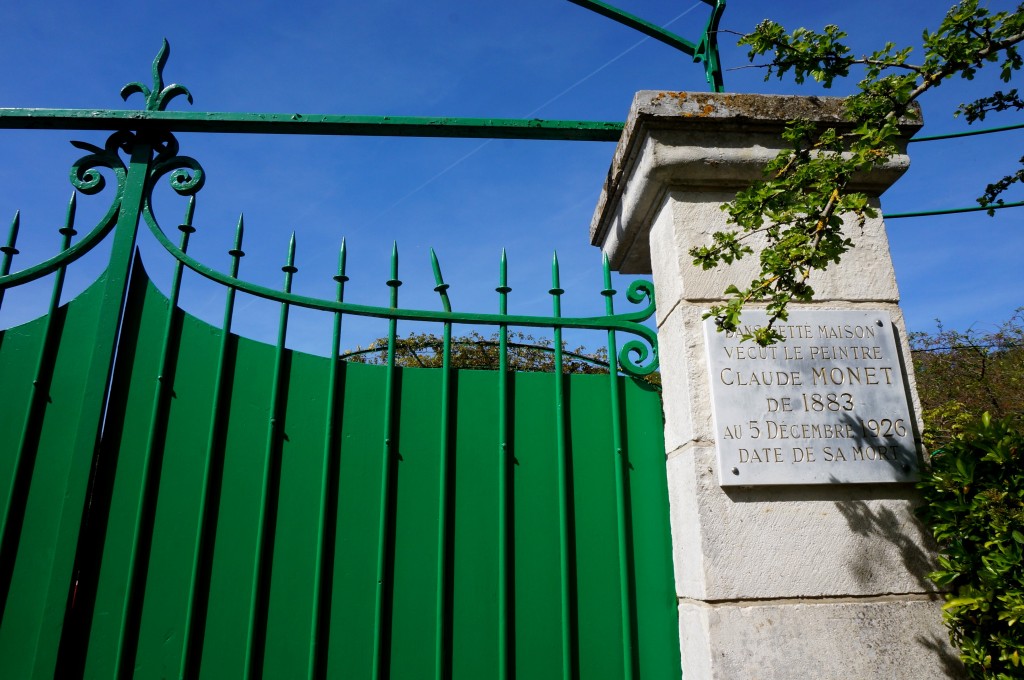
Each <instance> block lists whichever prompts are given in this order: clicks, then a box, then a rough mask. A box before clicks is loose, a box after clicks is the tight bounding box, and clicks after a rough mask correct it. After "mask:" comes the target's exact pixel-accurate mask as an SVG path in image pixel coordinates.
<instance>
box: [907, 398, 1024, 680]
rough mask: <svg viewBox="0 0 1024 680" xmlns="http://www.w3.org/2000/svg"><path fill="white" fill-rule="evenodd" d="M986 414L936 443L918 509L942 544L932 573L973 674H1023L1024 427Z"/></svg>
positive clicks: (992, 677)
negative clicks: (947, 439) (948, 439)
mask: <svg viewBox="0 0 1024 680" xmlns="http://www.w3.org/2000/svg"><path fill="white" fill-rule="evenodd" d="M1021 425H1022V421H1021V420H1020V419H1019V418H1018V419H1011V418H1006V419H996V418H992V417H991V416H990V415H989V414H988V413H985V414H984V415H983V416H982V417H981V420H980V422H978V423H976V424H975V425H973V426H971V427H968V428H966V430H965V431H964V432H963V433H961V434H959V435H958V436H956V437H955V438H954V439H953V440H952V441H951V442H950V443H949V444H947V445H946V446H945V447H943V448H942V449H941V450H939V451H936V452H935V453H933V454H932V467H931V470H930V472H929V473H928V474H927V475H925V476H924V478H923V479H922V481H921V482H920V483H919V485H918V486H919V488H920V489H921V490H922V491H923V494H924V499H925V505H924V506H922V507H921V508H920V509H919V511H918V513H919V515H920V516H921V518H922V519H923V520H924V522H925V523H926V524H927V525H928V526H929V528H930V529H931V531H932V534H933V535H934V536H935V539H936V541H937V542H938V544H939V552H940V554H939V557H938V563H939V569H938V570H937V571H935V572H933V573H932V574H929V578H931V580H932V581H934V582H935V583H936V584H938V585H939V586H941V587H943V588H945V589H947V590H948V591H949V592H948V594H947V595H946V604H945V605H944V607H943V610H944V611H943V618H944V619H945V622H946V625H947V626H948V627H949V629H950V639H951V640H952V641H953V644H955V645H956V646H957V647H958V648H959V649H960V653H961V658H962V659H963V661H964V663H965V665H966V666H967V669H968V674H969V676H970V677H972V678H984V679H986V680H1002V679H1003V678H1007V679H1009V678H1020V677H1024V664H1022V659H1021V655H1022V654H1024V623H1022V621H1021V620H1022V619H1024V560H1022V554H1024V430H1022V428H1021Z"/></svg>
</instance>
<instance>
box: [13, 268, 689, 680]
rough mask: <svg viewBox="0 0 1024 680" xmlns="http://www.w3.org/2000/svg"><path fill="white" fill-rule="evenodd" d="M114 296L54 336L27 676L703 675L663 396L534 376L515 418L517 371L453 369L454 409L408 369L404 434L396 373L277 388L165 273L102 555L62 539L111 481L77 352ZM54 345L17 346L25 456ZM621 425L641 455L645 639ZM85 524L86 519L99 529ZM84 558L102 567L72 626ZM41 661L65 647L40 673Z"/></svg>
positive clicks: (282, 376)
mask: <svg viewBox="0 0 1024 680" xmlns="http://www.w3.org/2000/svg"><path fill="white" fill-rule="evenodd" d="M97 291H98V288H96V287H93V288H90V289H89V290H87V291H86V292H85V293H83V294H82V295H81V296H79V298H78V299H76V300H74V301H72V302H71V303H70V304H69V305H68V306H66V307H65V308H62V309H61V310H59V312H58V314H57V315H56V316H54V318H53V319H52V331H51V333H52V335H53V337H54V338H56V339H57V340H56V342H55V345H54V346H55V348H56V349H55V351H56V355H55V357H56V359H55V362H54V363H53V381H52V387H51V389H50V391H49V393H50V400H49V401H48V402H47V403H46V406H45V413H44V415H43V418H42V420H41V425H40V430H39V432H40V434H39V447H38V455H37V456H35V457H34V460H33V461H32V462H33V465H32V474H31V478H30V484H29V486H28V493H27V497H26V498H27V503H26V504H25V512H24V527H23V531H22V540H21V542H20V543H19V544H18V546H17V550H16V554H15V556H14V559H13V562H12V565H13V570H12V571H11V588H10V590H9V597H8V598H7V601H6V607H5V609H4V615H3V621H2V624H0V658H3V659H5V662H4V672H5V676H10V677H32V675H33V673H35V674H36V677H55V676H54V673H55V672H56V671H55V670H54V669H55V668H57V655H58V646H59V645H63V646H62V647H61V649H62V650H63V651H62V654H63V655H64V656H63V660H62V661H61V663H62V666H61V668H62V669H63V671H64V672H65V674H66V675H67V676H69V677H79V676H80V677H88V678H97V679H99V678H111V677H117V676H118V675H120V676H124V677H127V676H132V677H137V678H165V677H181V676H182V675H186V676H189V677H201V678H210V679H220V678H231V677H243V676H244V675H245V673H246V672H248V673H249V676H250V677H266V678H279V677H288V678H290V677H328V678H363V677H372V668H373V665H374V650H375V649H377V648H378V647H379V649H380V650H381V663H380V670H381V677H392V678H419V677H433V675H434V672H435V669H437V668H441V669H442V674H443V675H444V677H450V678H454V679H462V678H466V679H476V678H491V677H499V676H500V675H501V667H500V666H501V658H502V655H503V654H507V659H508V661H507V666H506V669H505V670H506V671H507V676H508V677H519V678H530V679H531V680H532V679H535V678H538V679H544V678H561V677H563V667H564V666H565V665H566V664H568V665H569V666H570V667H572V668H574V669H575V673H574V675H575V676H576V677H579V678H606V677H617V676H618V675H619V674H620V669H622V668H623V664H624V663H626V662H627V661H626V660H624V650H625V649H627V648H628V646H629V645H627V644H624V641H625V642H626V643H631V646H632V650H633V651H632V654H633V657H632V659H631V660H628V663H630V664H632V666H633V669H634V672H635V675H636V677H643V678H678V677H679V675H680V671H679V668H680V663H679V646H678V632H677V618H676V600H675V594H674V588H673V582H672V562H671V559H672V558H671V546H670V541H669V527H668V501H667V486H666V479H665V462H664V446H663V441H662V419H661V408H660V399H659V395H658V393H657V392H655V391H654V390H653V389H652V388H650V386H648V385H646V384H645V383H642V382H637V381H635V380H633V379H627V378H614V379H613V378H610V377H609V376H607V375H566V376H556V375H554V374H544V373H511V374H509V375H508V379H507V380H506V381H505V383H506V387H505V389H506V390H507V394H506V399H505V400H504V401H502V400H500V399H499V390H500V389H502V381H501V380H499V377H500V376H499V373H498V372H497V371H482V370H452V371H451V373H450V381H449V384H450V395H451V398H450V402H449V404H450V405H449V408H448V412H447V413H446V412H445V411H444V410H443V409H444V406H443V400H442V398H441V394H442V391H443V389H444V387H443V386H444V371H443V370H442V369H424V368H396V369H395V370H394V371H393V373H391V375H392V380H393V390H392V391H393V405H392V419H391V420H392V429H391V431H390V432H388V431H386V430H385V428H386V422H387V419H386V418H385V415H386V414H385V410H386V409H387V401H386V394H387V381H388V379H389V378H388V376H389V372H388V369H387V367H386V366H378V365H368V364H359V363H346V362H341V363H339V364H338V365H337V371H336V373H337V378H336V381H335V383H334V384H333V385H332V384H331V379H332V378H331V376H332V372H331V360H330V359H328V358H324V357H316V356H311V355H307V354H303V353H300V352H294V351H291V350H283V351H282V352H281V353H280V367H279V368H280V370H277V368H278V365H277V362H278V353H277V351H276V350H275V348H274V347H272V346H268V345H264V344H261V343H258V342H255V341H252V340H248V339H245V338H239V337H237V336H234V335H228V336H227V338H226V339H225V337H224V332H223V331H222V330H220V329H216V328H213V327H211V326H209V325H208V324H205V323H203V322H201V321H198V320H197V319H194V318H192V317H190V316H188V315H186V314H184V313H183V312H182V311H181V310H180V309H172V308H171V306H170V302H169V301H168V300H167V298H166V297H164V295H163V294H162V293H160V292H159V291H158V290H157V289H156V288H155V287H154V286H153V285H152V284H151V283H150V282H149V281H148V279H147V278H146V276H145V274H144V270H143V269H142V267H141V266H138V267H136V270H135V272H134V274H133V278H132V284H131V286H130V290H129V294H128V297H127V301H126V310H125V316H124V319H125V320H124V324H123V328H122V332H121V337H120V341H119V345H118V348H119V349H118V355H117V360H116V365H115V368H114V374H113V379H112V383H111V391H110V397H109V404H108V410H107V420H106V422H105V425H104V431H103V437H102V442H101V445H100V448H99V453H98V457H97V459H96V460H97V465H96V473H95V483H94V486H93V492H92V493H93V496H92V501H91V503H90V504H89V514H88V516H87V517H85V520H84V526H85V529H84V531H85V533H84V538H83V540H82V541H81V545H75V544H71V545H63V544H59V543H58V542H57V537H58V536H60V535H61V534H60V527H59V526H58V525H59V524H60V522H61V521H62V520H61V518H62V517H63V514H62V513H63V510H62V508H61V507H60V502H61V500H60V499H62V498H63V497H64V496H65V494H66V493H67V492H68V489H69V488H71V487H75V488H76V489H77V490H76V491H75V493H76V494H77V498H79V499H80V500H79V501H78V502H79V503H80V504H81V506H82V510H84V509H85V503H84V502H83V500H81V499H84V493H85V487H86V485H87V484H88V482H89V479H88V475H79V476H76V475H75V472H74V470H75V468H74V463H73V460H72V455H71V453H70V452H69V451H68V450H67V443H66V441H65V439H66V437H67V436H69V435H68V434H67V427H66V423H67V422H68V421H69V420H73V419H74V418H76V417H77V412H78V409H79V406H80V404H79V402H78V401H76V400H80V395H81V394H82V390H83V386H82V384H81V383H82V381H83V378H82V375H83V374H84V372H83V371H81V370H80V364H81V363H82V362H84V361H87V360H88V357H89V356H90V354H89V348H88V347H83V346H82V344H83V343H80V342H78V341H77V340H78V338H81V337H89V336H88V334H89V333H91V332H92V330H91V329H90V323H95V321H94V319H95V308H96V307H97V305H98V304H99V302H98V298H99V294H98V292H97ZM45 326H46V320H45V319H40V320H36V321H34V322H31V323H29V324H26V325H24V326H21V327H18V328H15V329H10V330H8V331H6V332H4V333H3V334H2V335H0V380H2V381H3V384H4V387H5V392H6V393H9V394H13V395H15V397H16V398H12V399H10V402H9V403H11V404H12V406H11V407H10V408H4V409H2V410H0V437H3V438H4V441H17V440H18V438H19V437H20V436H21V430H22V428H23V425H24V423H25V419H26V414H27V403H28V401H29V397H28V395H29V393H30V390H31V383H32V380H33V378H34V373H33V371H34V363H33V361H31V360H30V358H31V357H37V356H39V353H40V352H41V351H42V348H43V344H44V338H43V336H44V335H45V334H46V330H45ZM222 351H223V352H224V354H223V360H221V352H222ZM164 354H166V359H167V360H166V362H165V363H164V364H163V365H164V369H163V371H164V373H163V375H160V372H161V365H162V364H161V358H162V357H163V355H164ZM275 375H279V380H280V384H279V389H278V404H277V408H276V409H275V408H274V405H273V404H271V403H270V400H271V398H272V397H271V395H272V394H273V393H274V390H273V384H274V379H275ZM559 381H561V392H562V393H563V395H564V396H563V405H562V407H559V406H558V402H557V398H558V397H557V394H558V390H557V389H556V388H557V385H558V383H559ZM612 381H614V383H615V388H616V389H617V390H618V400H617V401H618V403H619V410H618V412H616V411H615V410H614V406H613V403H614V402H613V400H612V398H611V384H612ZM218 384H219V385H220V389H221V397H220V400H219V401H217V400H216V399H215V394H216V392H217V389H218V387H217V386H218ZM332 390H333V395H334V397H333V403H334V406H333V409H332V410H330V411H329V404H330V403H331V394H332ZM502 403H505V404H507V412H506V413H503V412H502V410H501V408H502V406H501V404H502ZM272 414H276V417H277V418H279V419H280V423H279V426H277V427H276V429H274V428H272V427H271V423H270V419H271V417H272ZM446 419H447V420H446ZM502 419H505V420H504V422H505V423H506V425H507V432H508V435H507V436H508V449H507V450H508V454H509V455H508V470H507V471H506V474H507V478H506V479H507V481H506V484H507V487H506V488H505V489H504V494H503V490H502V489H501V488H500V485H501V478H502V470H501V465H502V462H501V461H502V460H503V455H502V446H501V441H500V439H499V436H500V435H499V425H500V423H501V422H502ZM616 420H617V421H618V423H619V426H620V427H621V431H622V441H623V448H624V453H623V455H624V457H625V460H626V461H627V465H626V467H625V468H624V470H625V477H624V479H625V480H626V481H625V483H626V500H627V507H626V508H625V512H626V518H627V527H628V528H627V536H626V540H625V545H626V546H627V548H628V550H629V557H628V559H627V561H626V564H627V565H628V570H629V573H627V574H626V580H627V582H628V583H629V584H630V585H629V592H628V593H627V601H628V603H629V616H628V617H627V618H628V620H626V621H623V617H622V609H621V602H622V597H621V593H620V584H621V583H622V582H623V578H622V576H623V575H622V574H620V572H619V564H620V562H619V553H618V540H617V538H616V537H617V531H618V528H617V519H616V518H617V514H616V513H617V508H616V487H615V485H616V466H617V465H620V464H621V461H622V460H623V458H621V457H620V456H619V455H618V453H617V452H616V448H615V444H614V436H613V423H614V422H615V421H616ZM445 424H447V431H448V433H449V435H448V440H447V441H443V440H442V436H443V432H444V431H445V427H444V426H445ZM560 428H562V430H563V431H564V434H565V449H564V450H565V455H566V476H565V484H564V486H562V484H561V482H560V475H559V464H558V460H559V449H558V441H559V429H560ZM446 458H447V467H446V468H445V467H444V463H443V461H444V460H445V459H446ZM14 465H15V456H14V454H13V453H12V447H4V449H3V450H2V451H0V474H2V475H3V476H4V478H7V479H11V478H13V475H14V472H15V471H14ZM385 465H387V466H389V469H390V474H389V480H390V486H389V488H388V489H387V490H386V492H387V503H386V504H385V505H384V512H385V513H387V514H386V517H385V518H384V519H385V521H384V524H383V526H384V527H385V531H386V535H385V540H384V543H383V545H384V553H385V565H386V568H385V572H384V579H383V583H382V584H381V585H382V590H381V593H382V596H381V601H380V611H381V612H382V617H381V625H380V626H379V627H377V626H376V625H375V620H376V619H375V613H376V610H377V607H378V602H377V598H376V593H377V585H378V584H377V560H378V547H379V538H380V537H379V535H378V528H379V527H380V526H381V516H380V513H381V506H382V499H381V491H382V489H381V483H382V474H383V473H384V470H385V467H384V466H385ZM23 467H24V466H23ZM265 471H266V472H267V475H266V478H265V477H264V472H265ZM79 477H81V478H79ZM19 479H20V477H19ZM442 482H446V487H447V490H448V491H447V493H448V497H447V501H445V500H444V498H443V497H442V488H443V487H445V484H442ZM3 492H4V493H6V489H5V490H4V491H3ZM23 495H24V494H23ZM74 497H75V496H74V495H73V494H72V495H71V496H69V498H74ZM502 498H505V499H506V500H505V504H506V505H505V508H504V510H505V512H506V513H507V517H508V518H509V519H508V521H507V523H506V524H505V526H502V524H501V520H500V518H501V516H502V508H501V507H500V503H501V502H502V500H501V499H502ZM3 500H4V502H5V504H6V503H7V498H6V497H4V499H3ZM563 503H565V510H566V517H567V527H566V529H567V533H566V536H565V545H566V550H567V555H566V565H565V568H566V572H565V584H566V586H567V588H568V592H567V593H566V594H565V598H566V601H567V602H568V603H569V609H568V611H563V608H562V602H563V591H562V588H563V576H562V555H561V545H562V535H561V528H560V524H559V513H560V509H561V508H562V507H563V506H562V504H563ZM14 505H15V506H17V503H15V504H14ZM204 508H205V510H204ZM76 517H77V520H76V521H78V522H79V523H82V522H83V519H82V515H81V511H79V512H78V514H77V515H76ZM261 517H265V523H264V524H263V525H262V531H263V533H262V550H261V549H260V545H261V544H260V539H259V536H260V531H261V519H260V518H261ZM442 532H444V533H445V534H446V535H447V539H446V540H445V541H443V542H442V541H441V540H440V536H441V535H442ZM502 546H504V549H503V550H502ZM502 552H504V555H505V557H504V560H505V561H504V563H502V561H501V560H502V557H501V555H502ZM76 553H77V558H76V557H75V555H76ZM55 556H56V558H55ZM72 559H77V561H78V567H79V569H80V578H79V580H78V583H77V591H76V593H75V596H74V597H75V599H74V603H73V607H72V606H71V604H72V603H70V602H68V594H69V592H71V588H72V585H71V584H72V576H71V571H70V564H71V561H72ZM441 565H444V572H443V573H441V572H440V571H439V569H440V568H441ZM58 569H63V570H64V571H63V572H61V573H59V574H58V573H56V570H58ZM54 584H56V586H55V585H54ZM502 592H505V593H507V595H508V607H507V610H508V611H507V615H506V616H507V618H506V619H505V620H504V622H503V621H502V620H501V619H500V614H499V607H498V605H497V603H498V601H499V595H500V594H501V593H502ZM67 607H71V609H68V610H66V608H67ZM66 611H67V615H65V614H66ZM503 627H504V628H506V629H507V631H508V633H507V636H506V638H505V639H504V640H503V639H502V634H501V631H502V629H503ZM62 636H63V641H62ZM563 636H567V640H568V658H567V659H563V644H562V640H563ZM378 638H379V639H378ZM503 647H504V650H505V651H503ZM37 648H39V649H44V648H45V650H48V651H45V653H41V652H37V653H33V654H27V653H24V650H25V649H37ZM38 659H42V660H43V661H42V662H41V663H37V660H38ZM37 666H38V667H37ZM40 669H42V670H40Z"/></svg>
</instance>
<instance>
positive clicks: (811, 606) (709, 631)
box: [679, 598, 965, 680]
mask: <svg viewBox="0 0 1024 680" xmlns="http://www.w3.org/2000/svg"><path fill="white" fill-rule="evenodd" d="M940 619H941V617H940V612H939V602H938V601H936V600H931V599H925V598H917V599H903V600H893V599H891V598H877V599H872V600H817V601H815V600H807V601H785V602H758V603H743V604H734V603H725V604H706V603H703V602H690V601H683V602H681V603H680V605H679V629H680V637H681V640H682V657H683V668H684V673H685V676H684V677H685V678H686V680H940V679H941V678H963V677H965V673H964V669H963V665H962V664H961V662H960V660H959V657H958V655H957V652H956V650H955V649H954V648H953V647H952V646H951V645H950V644H949V639H948V634H947V631H946V628H945V627H944V626H943V625H942V623H941V621H940Z"/></svg>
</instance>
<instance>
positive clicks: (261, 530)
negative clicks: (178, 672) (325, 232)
mask: <svg viewBox="0 0 1024 680" xmlns="http://www.w3.org/2000/svg"><path fill="white" fill-rule="evenodd" d="M281 271H283V272H284V292H286V293H290V292H291V291H292V276H293V275H294V274H295V272H296V271H298V270H297V269H296V268H295V232H292V237H291V239H290V240H289V241H288V258H287V260H286V264H285V266H283V267H281ZM288 307H289V305H288V303H287V302H282V303H281V315H280V318H279V320H278V326H277V347H276V350H275V353H274V377H273V382H272V383H271V388H270V419H269V423H268V424H267V443H266V449H265V453H264V456H263V476H262V483H261V485H260V497H259V516H258V519H257V528H256V550H255V558H256V559H255V561H254V567H253V574H252V584H251V591H250V597H249V624H248V629H247V631H246V642H245V669H244V672H243V677H245V678H251V677H253V676H254V674H256V675H257V676H259V675H262V659H263V645H262V644H258V640H257V636H258V635H259V636H262V635H263V634H264V633H261V632H260V631H258V630H257V628H258V627H259V626H260V625H263V626H266V621H265V620H261V619H264V617H263V615H262V610H263V609H264V607H265V606H266V601H265V600H266V595H265V594H264V591H265V590H266V589H265V588H264V587H263V586H264V584H263V582H264V580H266V578H267V576H266V573H265V572H266V570H265V569H264V562H265V561H267V560H269V559H271V556H270V555H268V554H265V553H267V552H268V551H267V549H266V536H267V529H268V524H269V522H270V521H271V518H270V517H269V514H270V513H269V512H268V508H267V504H268V502H269V500H270V493H271V491H272V490H273V489H271V484H274V483H275V480H272V479H271V477H272V473H273V469H274V457H275V455H276V449H277V443H278V438H279V433H280V428H281V422H280V421H281V417H280V416H281V413H280V411H281V405H280V401H281V394H280V393H281V370H282V366H283V364H284V351H285V350H284V343H285V339H286V337H287V335H288Z"/></svg>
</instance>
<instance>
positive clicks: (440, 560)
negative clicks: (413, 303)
mask: <svg viewBox="0 0 1024 680" xmlns="http://www.w3.org/2000/svg"><path fill="white" fill-rule="evenodd" d="M430 265H431V268H432V269H433V271H434V283H435V286H434V290H435V291H437V293H438V294H439V295H440V296H441V305H442V306H443V307H444V311H446V312H451V311H452V303H451V301H450V300H449V299H448V284H447V283H445V282H444V279H443V278H442V276H441V265H440V263H439V262H438V261H437V253H435V252H434V249H433V248H431V249H430ZM442 342H443V346H442V348H441V432H440V443H439V461H438V468H439V470H438V483H437V515H438V517H437V596H436V597H437V615H436V616H435V618H434V626H435V631H434V677H435V678H436V679H437V680H443V679H444V677H445V658H446V656H447V641H446V639H445V634H444V631H445V619H446V609H447V602H448V590H447V588H446V584H447V582H448V475H449V474H450V471H449V469H448V459H449V453H450V451H449V449H450V445H449V441H448V440H449V437H450V434H449V429H448V424H449V422H450V420H451V389H452V386H451V370H452V324H451V322H450V321H446V322H445V323H444V331H443V339H442Z"/></svg>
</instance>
